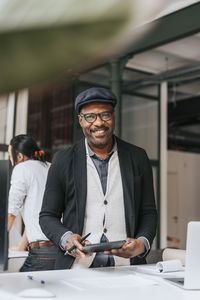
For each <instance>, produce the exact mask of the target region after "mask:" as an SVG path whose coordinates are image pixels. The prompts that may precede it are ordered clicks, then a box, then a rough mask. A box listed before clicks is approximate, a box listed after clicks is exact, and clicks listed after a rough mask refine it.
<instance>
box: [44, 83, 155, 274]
mask: <svg viewBox="0 0 200 300" xmlns="http://www.w3.org/2000/svg"><path fill="white" fill-rule="evenodd" d="M116 103H117V99H116V97H115V95H114V94H113V93H112V92H111V91H110V90H108V89H104V88H91V89H88V90H86V91H84V92H82V93H81V94H79V95H78V96H77V98H76V100H75V109H76V112H77V114H78V118H79V123H80V126H81V127H82V130H83V133H84V136H85V138H83V139H82V140H81V141H79V142H77V143H76V144H74V145H72V147H70V148H69V149H67V150H62V151H59V152H58V153H57V154H56V155H55V158H54V161H53V163H52V166H51V168H50V171H49V175H48V179H47V184H46V191H45V194H44V200H43V206H42V211H41V213H40V225H41V228H42V230H43V232H44V233H45V235H46V236H47V237H48V238H49V239H50V240H52V241H53V243H54V244H55V245H57V246H58V248H59V249H60V251H59V255H58V257H57V260H56V268H57V269H65V268H75V267H91V268H92V267H101V266H104V267H105V266H119V265H130V264H144V263H145V256H146V255H147V254H148V252H149V250H150V247H151V244H152V242H153V239H154V236H155V232H156V224H157V213H156V208H155V200H154V191H153V179H152V169H151V165H150V162H149V159H148V157H147V155H146V152H145V151H144V150H143V149H141V148H139V147H137V146H135V145H131V144H129V143H126V142H125V141H122V140H121V139H119V138H117V137H116V136H115V135H114V134H113V132H114V128H115V111H114V109H115V106H116ZM89 232H91V234H90V236H89V237H88V239H87V240H85V241H84V242H83V243H80V239H81V237H82V236H84V235H86V234H87V233H89ZM117 240H126V242H125V244H124V245H123V246H122V247H121V248H119V249H112V250H110V251H104V252H100V253H97V254H95V253H93V254H91V255H89V254H86V253H84V252H83V245H86V244H90V243H104V242H108V241H117ZM73 246H76V247H74V248H75V249H74V250H73V251H72V252H70V253H68V255H64V254H65V252H66V250H69V249H70V248H71V247H73Z"/></svg>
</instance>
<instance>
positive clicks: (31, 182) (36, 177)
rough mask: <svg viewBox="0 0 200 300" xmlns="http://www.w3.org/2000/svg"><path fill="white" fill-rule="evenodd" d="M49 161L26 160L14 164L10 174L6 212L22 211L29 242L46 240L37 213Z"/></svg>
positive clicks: (40, 204)
mask: <svg viewBox="0 0 200 300" xmlns="http://www.w3.org/2000/svg"><path fill="white" fill-rule="evenodd" d="M49 167H50V163H46V164H45V163H42V162H40V161H38V160H27V161H25V162H21V163H19V164H18V165H16V166H15V167H14V169H13V172H12V176H11V187H10V191H9V199H8V213H10V214H13V215H14V216H17V215H18V213H19V212H21V213H22V217H23V220H24V224H25V228H26V235H27V238H28V241H29V243H31V242H33V241H36V240H48V239H47V237H46V236H45V235H44V234H43V232H42V230H41V228H40V225H39V213H40V210H41V206H42V200H43V194H44V189H45V184H46V179H47V174H48V170H49Z"/></svg>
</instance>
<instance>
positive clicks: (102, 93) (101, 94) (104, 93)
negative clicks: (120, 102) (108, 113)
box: [75, 87, 117, 113]
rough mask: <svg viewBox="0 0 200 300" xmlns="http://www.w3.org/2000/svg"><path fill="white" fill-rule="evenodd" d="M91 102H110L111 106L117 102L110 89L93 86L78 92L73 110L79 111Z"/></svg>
mask: <svg viewBox="0 0 200 300" xmlns="http://www.w3.org/2000/svg"><path fill="white" fill-rule="evenodd" d="M92 102H102V103H108V104H111V105H112V106H113V107H115V105H116V104H117V98H116V96H115V95H114V94H113V92H112V91H111V90H108V89H105V88H100V87H93V88H90V89H88V90H85V91H83V92H82V93H80V94H79V95H78V96H77V97H76V99H75V110H76V112H77V113H80V111H81V108H82V107H83V106H84V105H86V104H89V103H92Z"/></svg>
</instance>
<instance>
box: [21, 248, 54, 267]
mask: <svg viewBox="0 0 200 300" xmlns="http://www.w3.org/2000/svg"><path fill="white" fill-rule="evenodd" d="M57 252H58V250H57V248H56V247H55V246H54V245H52V246H46V247H41V248H39V249H38V248H33V249H29V254H28V257H27V258H26V260H25V262H24V264H23V266H22V267H21V268H20V272H30V271H46V270H54V265H55V261H56V255H57Z"/></svg>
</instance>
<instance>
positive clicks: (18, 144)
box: [10, 134, 46, 163]
mask: <svg viewBox="0 0 200 300" xmlns="http://www.w3.org/2000/svg"><path fill="white" fill-rule="evenodd" d="M10 145H11V146H12V149H11V151H12V157H13V160H14V163H16V162H17V154H18V153H20V152H21V153H22V154H24V155H26V156H27V157H28V158H29V159H34V160H39V161H41V162H46V157H45V152H44V151H43V150H41V149H40V148H39V147H38V145H37V143H36V141H35V140H34V139H33V138H32V137H31V136H30V135H27V134H20V135H16V136H15V137H14V138H12V139H11V141H10Z"/></svg>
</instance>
